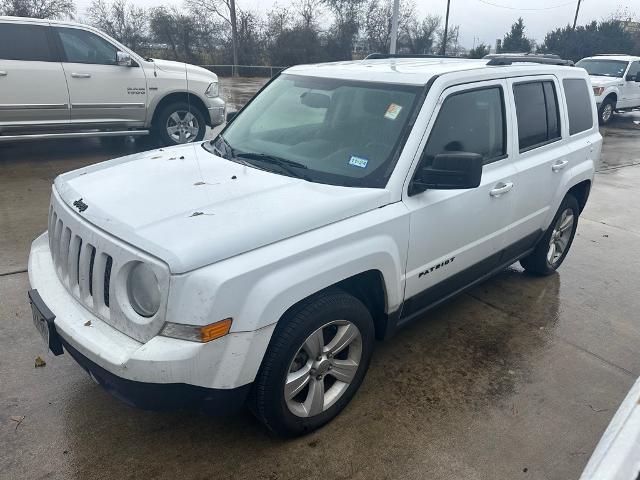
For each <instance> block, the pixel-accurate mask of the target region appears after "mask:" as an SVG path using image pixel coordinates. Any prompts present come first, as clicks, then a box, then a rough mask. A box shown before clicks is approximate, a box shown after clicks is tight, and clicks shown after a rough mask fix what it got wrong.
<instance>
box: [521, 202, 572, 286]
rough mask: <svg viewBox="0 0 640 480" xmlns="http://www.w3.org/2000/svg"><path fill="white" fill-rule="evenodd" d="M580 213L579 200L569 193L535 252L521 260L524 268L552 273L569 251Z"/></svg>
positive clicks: (534, 272)
mask: <svg viewBox="0 0 640 480" xmlns="http://www.w3.org/2000/svg"><path fill="white" fill-rule="evenodd" d="M578 215H580V207H579V206H578V201H577V200H576V199H575V198H574V197H573V196H572V195H567V196H566V197H565V198H564V200H563V201H562V203H561V204H560V208H559V209H558V212H557V213H556V215H555V217H554V218H553V221H552V222H551V226H550V227H549V229H548V230H547V231H546V232H545V234H544V235H543V237H542V238H541V239H540V241H539V242H538V244H537V245H536V248H535V250H534V251H533V253H531V254H530V255H529V256H527V257H525V258H523V259H521V260H520V265H522V268H524V269H525V270H526V271H527V272H530V273H533V274H535V275H551V274H552V273H553V272H555V271H556V270H557V269H558V267H559V266H560V265H561V264H562V262H563V261H564V259H565V257H566V256H567V253H569V249H570V248H571V244H572V243H573V237H574V236H575V234H576V229H577V228H578Z"/></svg>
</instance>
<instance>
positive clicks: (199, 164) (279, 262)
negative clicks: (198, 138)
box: [29, 60, 602, 388]
mask: <svg viewBox="0 0 640 480" xmlns="http://www.w3.org/2000/svg"><path fill="white" fill-rule="evenodd" d="M480 65H484V62H475V61H470V62H461V61H457V60H456V61H451V60H443V61H439V60H421V61H416V60H413V61H409V60H407V61H400V60H398V61H397V62H396V61H395V60H392V61H365V62H352V63H344V64H343V63H340V64H335V65H334V67H335V68H332V67H331V65H328V66H327V65H325V66H301V67H295V68H293V69H291V71H292V72H295V73H296V74H300V75H303V74H307V75H314V76H319V75H322V74H324V75H334V76H337V77H341V78H359V77H361V76H362V75H363V74H364V73H367V74H369V78H370V80H371V81H385V82H400V83H414V84H419V83H421V82H422V83H423V84H425V83H427V82H429V80H430V79H431V78H432V77H434V75H439V76H438V77H437V79H435V80H433V81H432V83H431V84H430V89H429V91H428V94H427V95H426V97H425V99H424V103H423V105H422V107H421V109H420V111H419V112H418V113H417V115H416V117H415V121H414V124H413V126H412V129H411V132H410V133H409V134H408V136H407V139H406V142H405V144H404V148H403V149H402V151H401V152H400V154H399V157H398V161H397V164H396V166H395V169H394V170H393V173H392V174H391V176H390V178H389V181H388V183H387V185H386V186H385V187H384V188H377V189H374V188H351V187H341V186H333V185H325V184H319V183H312V182H306V181H303V180H300V179H296V178H292V177H288V176H283V175H278V174H275V173H269V172H264V171H260V170H257V169H254V168H251V167H247V166H244V165H240V164H237V163H234V162H231V161H228V160H225V159H222V158H220V157H217V156H215V155H213V154H211V153H209V152H208V151H206V150H204V149H203V148H202V147H201V146H200V145H190V146H183V147H176V148H171V149H164V150H162V151H154V152H146V153H141V154H136V155H132V156H129V157H125V158H120V159H115V160H111V161H109V162H105V163H103V164H99V165H93V166H89V167H85V168H82V169H80V170H77V171H75V172H70V173H67V174H64V175H62V176H60V177H59V178H58V179H57V180H56V183H55V186H54V189H55V191H54V198H58V197H59V198H60V201H61V202H62V203H64V205H61V206H60V207H59V208H63V209H64V211H65V212H68V213H69V214H70V215H72V216H73V219H72V220H70V222H71V223H74V222H75V223H77V226H76V227H74V228H77V229H80V231H82V230H83V228H84V229H85V230H87V231H91V232H94V233H95V235H97V236H100V235H102V238H101V239H96V240H95V241H96V242H98V243H99V245H98V246H99V248H100V251H103V250H104V251H106V252H113V253H112V255H113V256H114V260H113V262H114V267H113V269H114V270H113V271H112V273H111V278H112V281H111V285H110V288H111V289H113V292H114V298H119V297H118V293H117V292H118V289H122V288H124V287H123V283H122V282H124V281H125V280H124V278H123V277H126V275H124V276H123V275H120V274H119V273H118V267H117V266H116V265H121V264H126V263H127V259H128V258H143V257H144V256H148V258H149V259H150V260H149V261H150V262H151V263H154V262H157V265H158V266H166V272H167V275H168V282H169V285H168V287H163V295H166V309H164V310H162V311H161V312H159V313H158V318H159V319H161V320H158V319H152V321H150V324H153V327H149V326H145V325H142V324H140V325H136V324H135V322H129V323H128V324H127V323H126V322H127V315H130V313H131V312H130V311H129V310H127V309H126V308H125V307H124V306H122V305H117V306H116V307H111V309H112V310H113V309H114V308H115V309H116V311H117V308H122V309H123V310H122V311H123V312H124V314H125V315H124V317H122V318H121V320H122V322H124V323H118V322H116V321H112V320H111V319H112V318H114V317H113V314H112V315H111V316H110V317H109V319H107V320H105V319H104V318H101V317H100V315H94V314H93V313H92V312H91V311H90V308H87V306H86V304H83V303H81V302H79V301H78V300H77V299H76V298H75V297H74V296H73V294H72V293H69V290H68V287H67V286H65V284H64V277H63V281H61V280H60V279H59V278H58V274H56V272H55V270H54V269H53V268H52V264H51V261H50V257H51V251H50V246H49V245H48V244H47V240H46V235H45V236H43V237H40V238H39V239H37V240H36V241H35V242H34V244H33V247H32V251H31V256H30V261H29V273H30V281H31V284H32V286H33V287H34V288H37V289H38V290H39V291H40V292H41V294H42V297H43V299H44V301H45V303H46V304H47V305H48V306H49V307H50V309H51V310H52V311H53V312H54V314H55V315H56V316H57V319H56V324H60V325H61V327H60V329H61V331H62V335H63V337H64V338H65V339H66V340H67V341H68V342H69V343H70V344H72V345H74V346H75V347H76V348H77V349H78V350H79V351H81V353H82V354H83V355H86V356H87V357H88V358H89V359H90V360H92V361H93V362H95V363H98V364H99V365H101V366H103V368H105V369H107V370H109V371H110V372H112V373H116V374H117V375H120V376H122V375H129V376H127V377H126V378H133V377H135V379H141V381H157V382H160V381H161V382H166V383H171V382H174V383H190V384H193V385H200V386H211V387H212V388H217V387H219V388H233V387H238V386H242V385H245V384H247V383H250V382H251V381H253V379H254V378H255V375H256V373H257V372H258V369H259V367H260V363H261V361H262V357H263V355H264V353H265V351H266V349H267V346H268V343H269V340H270V337H271V334H272V332H273V330H274V328H275V325H276V324H277V322H278V321H279V320H280V318H281V317H282V316H283V314H284V313H285V312H286V311H287V310H288V309H289V308H291V307H292V306H293V305H295V304H296V303H298V302H299V301H301V300H303V299H305V298H307V297H308V296H310V295H312V294H314V293H316V292H318V291H320V290H323V289H325V288H327V287H330V286H332V285H335V284H336V283H338V282H341V281H343V280H345V279H349V278H351V277H354V276H356V275H359V274H362V273H364V272H371V271H373V272H375V273H377V274H379V276H380V279H381V281H382V290H383V291H384V302H383V303H384V314H386V315H388V316H392V315H394V314H396V313H397V312H400V311H401V309H402V308H403V305H406V303H405V302H407V301H409V300H412V299H415V298H416V297H417V296H418V295H419V294H420V293H422V292H424V291H426V290H427V289H429V288H430V287H433V286H435V285H439V284H441V283H442V282H444V281H445V280H448V279H451V278H452V277H453V276H454V275H456V274H459V273H462V272H464V271H469V270H470V269H473V268H474V267H476V266H477V265H479V264H480V265H483V261H484V260H486V259H493V260H492V262H494V263H495V265H494V264H492V265H490V267H491V268H493V267H496V268H497V267H499V266H500V265H501V262H504V261H506V260H509V259H510V257H509V258H507V257H505V255H504V254H503V251H506V249H508V248H509V247H510V246H512V245H514V244H517V243H518V242H519V241H521V240H522V239H523V238H526V237H530V236H531V235H533V234H535V233H536V232H538V233H539V232H541V231H542V230H544V229H546V228H547V226H548V225H549V222H550V220H551V217H552V216H553V214H554V213H555V212H556V210H557V208H558V206H559V204H560V202H561V200H562V198H563V197H564V196H565V195H566V193H567V191H568V189H569V188H571V187H572V186H574V185H576V184H577V183H579V182H581V181H585V180H586V181H591V180H592V178H593V173H594V163H595V162H597V161H598V158H599V153H600V145H601V141H602V140H601V137H600V134H599V133H598V126H597V121H596V111H595V103H593V104H592V105H591V107H592V114H593V118H594V125H593V127H592V128H591V129H589V130H587V131H585V132H582V133H580V134H577V135H575V136H574V137H570V136H569V134H568V129H566V123H567V114H566V111H565V110H566V109H565V107H564V95H563V94H562V78H581V79H584V80H586V78H587V76H586V74H585V73H584V72H583V71H582V70H578V69H573V68H569V67H560V68H558V67H545V66H539V65H512V66H507V67H495V68H494V67H491V68H480ZM507 77H508V78H507ZM512 77H519V78H527V77H531V78H533V77H536V78H546V79H551V80H552V81H554V82H555V84H556V88H557V89H558V100H559V103H560V104H561V107H560V116H561V122H562V125H563V128H562V132H563V133H562V138H561V139H560V140H559V141H557V142H555V143H552V144H550V145H546V146H545V147H542V148H536V149H534V150H531V151H529V152H526V154H524V153H523V154H520V153H519V151H518V145H517V143H518V141H517V138H518V134H517V121H516V119H515V113H514V107H513V96H512V93H511V87H510V85H511V82H512V80H511V78H512ZM481 82H486V83H485V84H486V85H499V86H501V87H502V88H503V89H504V95H505V97H504V104H505V108H506V110H505V121H506V130H505V132H506V139H507V141H506V151H507V155H506V157H505V158H502V159H500V160H498V161H494V162H493V163H490V164H488V165H486V166H485V167H484V170H483V175H482V180H481V185H480V187H478V188H475V189H468V190H426V191H424V192H422V193H420V194H416V195H413V196H411V195H409V194H408V188H409V185H410V183H411V180H412V178H413V175H414V171H415V169H416V166H417V163H418V159H419V158H420V154H421V152H422V150H423V148H424V145H425V142H426V141H427V138H428V135H429V132H430V129H431V127H432V124H433V122H434V119H435V117H436V114H437V112H438V111H439V108H440V106H441V99H442V98H443V96H446V95H448V94H450V93H451V92H457V91H464V90H467V89H474V88H477V87H478V85H481V84H482V83H481ZM590 99H591V97H590ZM564 160H567V165H566V168H562V169H560V170H558V171H553V170H552V166H553V165H554V164H555V163H556V162H558V161H564ZM501 182H509V183H512V184H513V188H512V190H510V191H509V192H507V193H505V194H503V195H501V196H495V195H494V196H492V195H490V191H491V190H492V189H495V188H496V186H497V185H498V184H500V183H501ZM79 198H82V199H83V202H85V203H86V204H87V205H88V208H87V209H86V211H82V212H81V213H76V211H75V210H74V202H76V201H77V200H78V199H79ZM57 208H58V207H57ZM194 213H196V215H194ZM83 225H84V227H83ZM61 238H62V237H61ZM52 245H55V242H53V243H52ZM112 245H116V246H118V248H121V249H123V250H124V253H122V254H120V253H118V251H117V249H114V248H113V247H112ZM110 254H111V253H110ZM454 256H455V257H456V259H455V261H454V262H452V263H451V262H450V263H449V264H448V265H447V268H440V269H437V270H436V271H435V273H434V274H433V275H431V274H430V276H425V275H423V276H422V277H420V272H422V271H424V270H425V268H428V267H429V266H431V265H434V264H438V263H440V262H442V261H443V260H446V259H449V258H450V257H454ZM54 257H55V255H54ZM116 257H118V258H116ZM120 257H123V258H125V261H121V260H119V258H120ZM154 264H156V263H154ZM491 268H489V271H490V270H491ZM159 275H160V276H162V272H160V273H159ZM97 280H100V278H97V279H96V281H97ZM163 298H165V297H163ZM118 301H120V302H124V300H122V299H121V298H119V300H118ZM163 308H164V307H163ZM87 317H90V318H91V319H92V322H93V321H95V322H96V325H98V326H99V327H97V328H95V329H93V330H92V329H88V328H86V327H83V326H82V323H80V322H81V319H85V318H87ZM229 317H231V318H233V323H232V326H231V330H230V332H231V333H230V334H229V335H227V336H226V337H223V338H221V339H218V340H214V341H212V342H210V343H208V344H199V343H195V342H188V341H182V340H172V339H168V338H165V337H161V336H158V335H157V329H158V328H159V326H160V324H161V322H173V323H178V324H186V325H197V326H198V325H208V324H210V323H212V322H215V321H218V320H222V319H225V318H229ZM132 318H135V317H132ZM155 322H157V323H155ZM122 332H125V333H126V336H124V335H123V333H122ZM154 332H155V333H154ZM163 351H165V353H164V354H163ZM145 362H146V364H145ZM207 362H209V363H207ZM174 364H175V365H174ZM159 365H160V366H159ZM205 365H206V367H205ZM149 378H151V379H155V380H145V379H149Z"/></svg>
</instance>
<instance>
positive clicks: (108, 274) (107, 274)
mask: <svg viewBox="0 0 640 480" xmlns="http://www.w3.org/2000/svg"><path fill="white" fill-rule="evenodd" d="M112 266H113V258H111V255H107V263H106V265H105V267H104V295H103V297H104V304H105V306H106V307H107V308H109V288H110V286H111V267H112Z"/></svg>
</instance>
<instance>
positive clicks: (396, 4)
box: [389, 0, 400, 54]
mask: <svg viewBox="0 0 640 480" xmlns="http://www.w3.org/2000/svg"><path fill="white" fill-rule="evenodd" d="M399 11H400V0H393V17H392V18H391V48H390V49H389V53H391V54H394V53H396V42H397V40H398V15H399Z"/></svg>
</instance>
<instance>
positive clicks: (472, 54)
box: [469, 43, 490, 58]
mask: <svg viewBox="0 0 640 480" xmlns="http://www.w3.org/2000/svg"><path fill="white" fill-rule="evenodd" d="M489 52H490V48H489V45H485V44H484V43H480V44H479V45H477V46H476V47H474V48H472V49H471V50H469V58H483V57H484V56H485V55H489Z"/></svg>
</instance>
